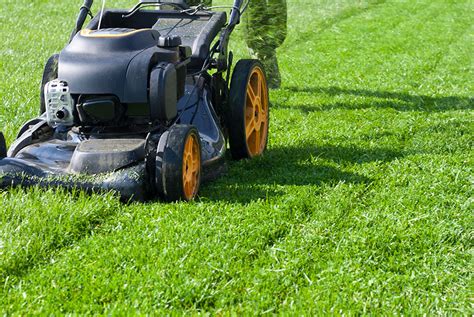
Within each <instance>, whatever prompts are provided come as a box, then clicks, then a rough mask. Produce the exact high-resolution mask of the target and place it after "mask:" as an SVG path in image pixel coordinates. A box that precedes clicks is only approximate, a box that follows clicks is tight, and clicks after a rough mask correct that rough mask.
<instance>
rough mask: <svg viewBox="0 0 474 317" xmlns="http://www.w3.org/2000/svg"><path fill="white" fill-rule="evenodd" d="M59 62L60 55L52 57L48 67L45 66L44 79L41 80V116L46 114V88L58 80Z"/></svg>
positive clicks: (47, 64) (47, 63)
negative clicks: (51, 82) (49, 83)
mask: <svg viewBox="0 0 474 317" xmlns="http://www.w3.org/2000/svg"><path fill="white" fill-rule="evenodd" d="M58 62H59V54H54V55H52V56H51V57H50V58H49V59H48V61H47V62H46V65H45V66H44V70H43V78H42V79H41V86H40V115H42V114H43V113H45V112H46V101H45V100H44V86H45V85H46V84H47V83H48V82H50V81H52V80H55V79H57V78H58Z"/></svg>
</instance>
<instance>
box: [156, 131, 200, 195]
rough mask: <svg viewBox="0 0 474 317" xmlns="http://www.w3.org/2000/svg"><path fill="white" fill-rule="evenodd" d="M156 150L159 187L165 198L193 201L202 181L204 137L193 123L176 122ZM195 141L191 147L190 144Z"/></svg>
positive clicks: (159, 192)
mask: <svg viewBox="0 0 474 317" xmlns="http://www.w3.org/2000/svg"><path fill="white" fill-rule="evenodd" d="M163 142H164V143H165V145H164V149H163V150H162V151H161V150H160V149H159V150H158V151H157V162H156V167H157V171H156V188H157V192H158V194H159V195H160V196H161V197H162V198H163V199H164V200H166V201H178V200H185V201H190V200H193V199H194V198H195V197H196V195H197V194H198V192H199V186H200V183H201V169H202V168H201V167H202V162H201V140H200V137H199V133H198V131H197V129H196V128H195V127H193V126H190V125H181V124H177V125H173V126H172V127H171V128H170V129H169V130H168V131H167V132H165V133H164V134H163V136H162V139H160V143H163ZM191 143H192V146H191V147H192V148H191V147H188V146H190V145H189V144H191ZM158 147H159V148H160V145H159V146H158Z"/></svg>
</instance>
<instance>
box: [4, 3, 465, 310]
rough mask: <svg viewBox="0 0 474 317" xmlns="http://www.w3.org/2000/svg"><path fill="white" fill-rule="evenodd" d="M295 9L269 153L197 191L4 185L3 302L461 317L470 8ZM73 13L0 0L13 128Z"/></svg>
mask: <svg viewBox="0 0 474 317" xmlns="http://www.w3.org/2000/svg"><path fill="white" fill-rule="evenodd" d="M113 5H114V6H115V5H117V6H127V7H128V6H130V3H128V2H127V1H116V2H113ZM288 6H289V36H288V39H287V41H286V42H285V44H284V46H283V47H282V48H280V50H279V57H280V66H281V69H282V74H283V79H284V86H283V87H282V89H280V90H277V91H274V92H272V94H271V99H272V106H273V107H272V113H271V118H272V121H271V132H270V143H269V149H268V151H267V153H266V155H265V156H264V157H261V158H258V159H255V160H253V161H242V162H230V163H229V165H230V166H229V172H228V174H227V175H226V176H224V177H223V178H221V179H219V180H217V181H216V182H213V183H211V184H208V185H206V186H204V187H203V189H202V192H201V197H200V199H199V200H198V201H196V202H193V203H189V204H185V203H176V204H163V203H160V202H154V203H148V204H138V203H134V204H127V205H124V204H120V203H118V201H117V198H116V197H114V196H113V195H104V196H98V195H94V196H87V195H85V194H82V193H67V192H64V191H62V190H59V191H57V190H40V189H27V190H13V191H10V192H2V193H0V195H1V199H2V206H5V207H4V208H3V209H4V214H3V215H2V216H1V217H0V219H1V221H0V270H1V271H0V273H1V274H2V275H1V281H2V285H3V286H2V285H0V307H1V310H2V311H3V312H5V313H44V314H46V313H58V312H59V313H78V314H83V313H99V314H100V313H103V314H110V313H116V314H126V313H150V312H162V313H167V312H170V311H171V310H173V311H174V312H178V313H183V312H188V313H195V312H199V311H202V312H210V313H232V312H233V313H247V314H262V313H276V314H289V313H292V314H294V313H297V312H299V313H303V314H315V313H325V314H329V313H335V314H340V313H348V314H350V313H353V314H362V313H366V314H374V315H378V314H393V313H399V314H425V313H436V314H462V315H466V314H472V310H471V306H470V297H472V269H473V267H472V256H471V254H472V241H473V239H472V238H473V237H472V223H473V222H474V219H473V214H472V202H473V201H472V196H473V195H472V108H473V101H472V96H473V89H472V87H473V86H472V82H473V76H472V57H471V55H472V54H471V53H472V50H473V38H472V37H473V35H472V34H474V32H473V26H472V23H471V20H472V16H473V10H474V8H473V6H472V4H471V3H470V2H468V1H465V2H444V1H416V2H391V1H386V2H384V1H357V2H354V1H337V2H330V1H315V2H313V1H303V0H289V1H288ZM75 10H76V8H75V5H73V4H72V3H71V4H70V3H68V4H62V5H61V6H60V7H59V6H57V5H56V3H54V2H52V1H38V2H34V3H30V2H26V1H25V2H24V3H22V5H18V2H17V1H9V0H5V4H4V8H3V9H2V15H1V16H2V18H3V20H4V21H5V23H4V24H3V25H5V26H4V27H2V29H1V32H2V33H1V34H2V40H3V42H4V43H6V44H5V46H4V48H3V49H2V72H1V74H2V75H1V79H2V80H1V83H0V87H1V89H2V91H1V92H2V93H1V97H0V98H1V101H2V107H1V108H0V123H1V126H2V129H3V130H4V132H6V135H7V138H8V139H9V141H12V140H13V138H14V136H15V134H16V132H17V128H18V127H19V125H20V124H21V122H22V121H24V120H26V119H27V118H29V117H31V116H33V115H35V114H36V113H37V109H38V99H37V85H38V81H39V78H40V74H41V69H42V64H43V63H44V61H45V60H46V58H47V56H49V55H50V54H52V53H54V52H56V51H58V50H60V49H61V47H62V45H63V44H64V43H65V41H66V40H67V36H68V33H69V29H70V26H71V25H72V19H73V17H74V15H75ZM14 17H15V18H14ZM18 29H20V30H22V32H16V34H15V32H14V30H18ZM66 30H67V31H66ZM32 38H35V39H36V40H35V41H32ZM242 39H243V34H242V30H239V33H238V34H237V36H236V37H235V40H236V41H235V42H234V43H233V44H234V47H235V49H236V51H237V53H238V56H245V55H246V54H247V53H246V51H245V48H244V42H243V40H242Z"/></svg>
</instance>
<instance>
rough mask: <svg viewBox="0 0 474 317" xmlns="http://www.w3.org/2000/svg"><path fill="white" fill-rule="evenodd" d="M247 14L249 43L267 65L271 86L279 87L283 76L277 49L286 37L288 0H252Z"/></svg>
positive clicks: (254, 52) (255, 53)
mask: <svg viewBox="0 0 474 317" xmlns="http://www.w3.org/2000/svg"><path fill="white" fill-rule="evenodd" d="M246 15H247V18H246V20H247V24H246V31H247V32H246V35H247V38H246V40H247V45H248V47H249V48H250V49H251V50H252V52H253V54H254V55H256V57H257V58H258V59H260V60H261V61H262V63H263V65H264V66H265V70H266V72H267V77H268V84H269V86H270V88H278V87H279V86H280V83H281V77H280V71H279V67H278V61H277V58H276V51H275V50H276V49H277V48H278V47H279V46H280V45H281V44H282V43H283V42H284V40H285V38H286V33H287V4H286V0H251V2H250V5H249V8H248V12H246Z"/></svg>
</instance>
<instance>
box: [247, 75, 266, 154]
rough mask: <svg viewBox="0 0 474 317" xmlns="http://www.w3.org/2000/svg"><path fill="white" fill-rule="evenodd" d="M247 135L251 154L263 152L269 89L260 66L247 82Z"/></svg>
mask: <svg viewBox="0 0 474 317" xmlns="http://www.w3.org/2000/svg"><path fill="white" fill-rule="evenodd" d="M245 136H246V141H247V149H248V152H249V154H250V156H252V157H253V156H257V155H260V154H262V153H263V151H264V150H265V146H266V144H267V137H268V90H267V81H266V79H265V75H264V74H263V71H262V69H261V68H260V67H258V66H257V67H255V68H254V69H253V70H252V73H251V74H250V77H249V81H248V83H247V98H246V102H245Z"/></svg>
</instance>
